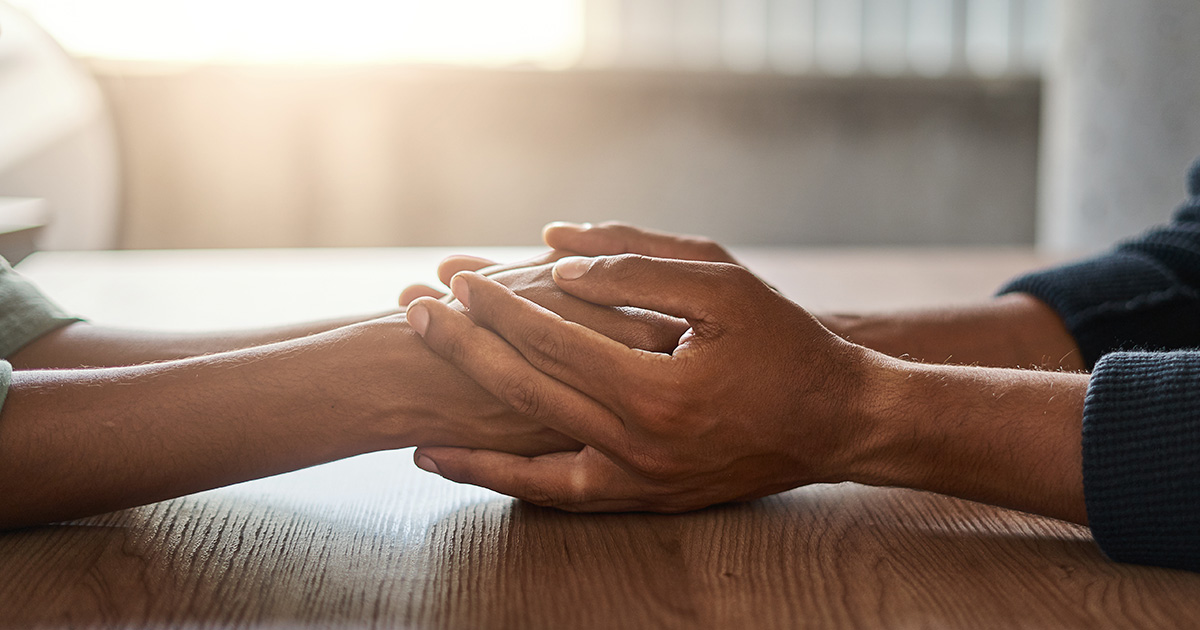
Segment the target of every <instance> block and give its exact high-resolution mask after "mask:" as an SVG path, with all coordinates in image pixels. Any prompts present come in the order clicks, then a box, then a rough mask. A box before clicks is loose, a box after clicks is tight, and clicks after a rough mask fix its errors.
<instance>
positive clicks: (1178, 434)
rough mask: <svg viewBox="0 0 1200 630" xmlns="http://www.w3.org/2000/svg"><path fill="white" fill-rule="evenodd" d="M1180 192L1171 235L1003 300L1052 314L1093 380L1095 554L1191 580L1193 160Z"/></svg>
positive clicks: (1196, 477)
mask: <svg viewBox="0 0 1200 630" xmlns="http://www.w3.org/2000/svg"><path fill="white" fill-rule="evenodd" d="M1188 192H1189V194H1190V195H1191V198H1190V199H1188V200H1187V201H1185V202H1184V203H1183V205H1182V206H1181V207H1180V208H1179V210H1178V211H1177V212H1176V214H1175V217H1174V219H1173V221H1172V222H1171V223H1170V224H1169V225H1166V226H1164V227H1160V228H1156V229H1153V230H1150V231H1149V232H1146V233H1145V234H1143V235H1141V236H1139V237H1137V238H1135V239H1132V240H1129V241H1126V242H1124V243H1121V244H1120V245H1118V246H1117V247H1116V248H1115V249H1113V250H1112V251H1111V252H1109V253H1108V254H1106V255H1103V256H1099V257H1096V258H1092V259H1090V260H1084V261H1082V262H1078V263H1075V264H1071V265H1067V266H1064V267H1060V268H1058V269H1051V270H1048V271H1041V272H1037V273H1032V274H1029V275H1026V276H1023V277H1020V278H1017V279H1016V280H1014V281H1012V282H1011V283H1009V284H1008V286H1006V287H1005V288H1004V289H1002V291H1001V292H1002V293H1011V292H1023V293H1029V294H1032V295H1033V296H1034V297H1037V298H1039V299H1040V300H1042V301H1043V302H1045V303H1047V304H1049V305H1050V306H1051V307H1052V308H1054V309H1055V310H1056V311H1057V312H1058V313H1059V315H1060V316H1061V317H1062V319H1063V322H1064V323H1065V324H1066V326H1067V329H1068V330H1069V331H1070V332H1071V334H1072V335H1073V336H1074V338H1075V342H1076V343H1077V345H1078V346H1079V348H1080V350H1081V352H1082V356H1083V359H1084V361H1085V362H1086V363H1087V366H1088V367H1089V368H1090V369H1091V370H1092V375H1091V381H1090V384H1089V386H1088V392H1087V398H1086V400H1085V403H1084V411H1083V483H1084V495H1085V499H1086V502H1087V511H1088V522H1089V524H1090V526H1091V529H1092V534H1093V536H1094V537H1095V539H1096V542H1097V543H1098V544H1099V545H1100V548H1101V549H1102V550H1103V551H1104V552H1105V553H1106V554H1108V556H1109V557H1111V558H1113V559H1115V560H1119V561H1123V562H1134V563H1138V564H1153V565H1159V566H1168V567H1176V568H1182V569H1188V570H1192V571H1200V351H1197V350H1196V348H1200V160H1198V161H1197V162H1196V163H1195V164H1193V166H1192V170H1191V173H1190V175H1189V177H1188ZM1121 350H1139V352H1121Z"/></svg>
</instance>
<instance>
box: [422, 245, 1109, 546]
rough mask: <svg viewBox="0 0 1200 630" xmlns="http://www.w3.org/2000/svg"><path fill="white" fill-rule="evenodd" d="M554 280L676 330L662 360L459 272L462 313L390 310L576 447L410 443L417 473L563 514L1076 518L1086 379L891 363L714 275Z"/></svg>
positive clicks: (648, 266) (602, 263)
mask: <svg viewBox="0 0 1200 630" xmlns="http://www.w3.org/2000/svg"><path fill="white" fill-rule="evenodd" d="M555 274H556V280H557V281H558V283H559V285H560V286H561V287H562V288H563V289H564V290H566V291H567V292H569V293H571V294H573V295H576V296H578V297H581V298H583V299H586V300H589V301H594V302H597V303H600V304H614V305H615V304H623V305H636V306H642V307H646V308H652V309H656V310H661V311H663V312H667V313H671V314H674V315H676V316H679V317H683V318H685V319H686V320H687V321H688V323H689V324H690V325H691V328H690V330H689V331H688V333H687V334H685V336H684V341H683V342H682V343H681V344H680V345H679V347H678V348H677V349H676V350H675V351H673V352H672V353H671V354H669V355H668V354H656V353H647V352H637V351H632V350H630V349H628V348H624V347H621V346H619V345H617V344H613V343H612V342H611V341H609V340H607V339H605V338H604V337H602V336H599V335H595V334H594V333H592V332H591V331H588V330H587V329H585V328H583V327H581V326H576V325H571V324H566V323H564V322H562V321H561V320H559V319H558V318H557V317H555V316H553V315H552V314H550V313H547V312H546V311H545V310H543V309H540V308H538V307H537V306H535V305H533V304H531V303H529V302H527V301H523V300H520V299H518V298H516V296H514V295H513V294H512V293H511V292H508V291H506V290H505V289H504V288H503V287H500V286H498V285H496V284H495V283H492V282H489V281H488V280H487V279H485V278H483V277H481V276H477V275H473V274H461V275H460V276H458V277H457V278H456V279H455V281H454V284H452V286H453V287H454V289H455V291H454V292H455V295H456V296H458V297H459V298H460V299H463V300H464V302H469V311H468V312H469V314H470V318H469V319H468V317H467V316H465V315H463V314H461V313H457V312H454V311H452V310H450V309H447V308H446V307H445V306H444V305H443V304H441V303H439V302H435V301H431V300H422V301H419V302H415V303H414V304H413V305H411V306H410V310H409V315H410V317H411V318H412V321H413V322H414V326H415V327H416V328H417V330H418V332H422V333H423V335H424V338H425V340H426V342H427V343H428V344H429V345H430V347H431V348H432V349H433V350H434V351H435V352H439V354H442V353H445V354H444V356H446V357H447V358H449V359H450V360H451V361H452V362H453V363H454V364H455V365H457V366H459V367H460V368H461V369H463V370H464V371H465V372H467V373H468V374H469V375H471V376H472V378H475V379H476V380H477V381H478V382H479V383H480V384H481V385H483V386H484V387H485V388H487V389H488V390H489V391H491V392H492V393H493V394H494V395H496V396H497V397H498V398H500V399H501V400H505V401H507V402H509V403H510V404H512V405H513V406H514V408H516V409H517V410H518V411H522V412H524V413H528V414H530V415H532V416H533V417H535V418H537V419H539V420H541V421H543V422H546V423H547V424H548V425H549V426H552V427H554V428H556V429H558V430H560V431H562V432H563V433H564V434H566V435H569V436H571V437H573V438H575V439H577V440H579V441H581V442H583V443H585V444H587V445H588V446H587V447H585V448H584V449H583V450H582V451H579V452H576V453H557V454H550V455H545V456H540V457H532V458H529V457H522V456H515V455H509V454H504V453H497V452H494V451H486V450H470V449H455V448H421V449H419V450H418V465H421V466H423V467H425V468H427V469H433V470H436V471H439V472H440V473H441V474H443V475H445V476H446V477H448V478H450V479H454V480H458V481H466V482H470V483H479V484H482V485H486V486H488V487H491V488H493V489H496V490H499V491H501V492H506V493H509V494H514V495H516V496H519V497H522V498H526V499H528V500H531V501H533V502H535V503H541V504H548V505H555V506H558V507H562V508H565V509H571V510H655V511H669V512H673V511H681V510H688V509H695V508H699V507H704V506H706V505H710V504H713V503H718V502H723V501H729V500H739V499H747V498H753V497H758V496H762V495H765V494H770V493H773V492H778V491H780V490H784V489H788V488H792V487H796V486H799V485H803V484H808V483H815V482H840V481H859V482H862V483H871V484H876V485H902V486H907V487H913V488H920V489H926V490H932V491H935V492H942V493H946V494H951V495H955V496H960V497H964V498H968V499H972V500H978V501H986V502H989V503H994V504H997V505H1003V506H1007V507H1012V508H1016V509H1021V510H1026V511H1031V512H1036V513H1040V514H1047V515H1050V516H1054V517H1058V518H1065V519H1069V520H1074V521H1077V522H1086V510H1085V509H1084V499H1083V483H1082V478H1081V473H1080V469H1081V466H1080V457H1081V456H1080V447H1079V442H1080V432H1081V428H1080V427H1081V418H1082V413H1083V412H1082V410H1083V400H1084V392H1085V391H1086V389H1087V383H1088V377H1087V376H1086V375H1077V374H1063V373H1046V372H1027V371H1018V370H1006V369H980V368H965V367H956V366H926V365H919V364H914V363H910V362H906V361H898V360H896V359H893V358H890V357H887V356H886V355H883V354H881V353H878V352H875V351H872V350H868V349H866V348H863V347H861V346H857V345H854V344H851V343H848V342H846V341H845V340H843V339H841V338H839V337H838V336H836V335H834V334H832V333H831V332H829V331H828V330H826V329H825V328H824V327H822V326H821V325H820V324H819V323H818V322H817V321H816V320H815V319H814V318H813V317H812V316H810V315H808V314H807V313H806V312H804V311H803V309H801V308H800V307H798V306H796V305H795V304H793V303H791V302H789V301H787V300H786V299H784V298H782V297H781V296H779V295H778V294H777V293H776V292H774V291H772V290H771V289H770V288H769V287H767V286H766V285H764V284H763V283H762V282H761V281H759V280H758V279H757V278H754V277H753V276H752V275H750V274H749V273H747V272H745V270H744V269H741V268H739V267H736V266H734V265H729V264H711V263H684V262H678V261H666V260H656V259H646V258H641V257H636V256H618V257H613V258H598V259H595V260H594V261H592V260H588V259H577V258H576V259H566V260H564V261H561V262H560V263H558V266H557V267H556V269H555ZM464 298H465V299H464ZM472 320H473V322H474V323H473V322H472ZM477 324H478V326H477ZM491 331H495V332H494V333H493V332H491ZM461 339H469V342H468V343H462V342H456V341H454V340H461ZM718 445H719V446H718Z"/></svg>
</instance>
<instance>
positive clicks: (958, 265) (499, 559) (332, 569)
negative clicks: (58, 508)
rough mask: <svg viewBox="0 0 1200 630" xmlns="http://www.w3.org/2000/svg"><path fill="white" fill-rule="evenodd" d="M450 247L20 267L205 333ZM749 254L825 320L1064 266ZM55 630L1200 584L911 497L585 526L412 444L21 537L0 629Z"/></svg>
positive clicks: (923, 620) (916, 605) (1070, 619)
mask: <svg viewBox="0 0 1200 630" xmlns="http://www.w3.org/2000/svg"><path fill="white" fill-rule="evenodd" d="M476 252H477V253H484V254H490V255H493V256H495V257H498V258H512V257H516V256H521V255H523V254H525V253H527V252H525V251H520V250H491V251H483V252H480V251H479V250H476ZM445 253H447V250H439V249H407V250H386V249H367V250H315V251H296V250H291V251H289V250H276V251H226V252H219V251H190V252H105V253H40V254H36V255H34V256H33V257H31V258H30V259H29V260H27V261H26V262H25V263H24V264H22V265H21V267H20V268H21V270H22V271H23V272H24V273H26V274H27V275H28V276H30V277H32V278H34V279H35V280H36V281H37V282H38V283H39V284H41V285H42V286H43V287H44V289H45V290H46V291H47V292H48V293H50V294H51V295H52V296H53V297H55V298H56V299H57V300H58V301H60V302H61V303H62V304H64V305H65V306H67V307H68V308H70V309H73V310H75V311H76V312H79V313H83V314H87V315H89V316H90V317H91V318H92V319H93V320H95V321H97V322H100V323H109V324H124V325H133V326H141V327H150V328H158V329H185V330H186V329H199V328H219V327H238V326H246V325H254V324H270V323H279V322H286V321H297V320H303V319H307V318H312V317H324V316H329V315H337V314H345V313H352V312H360V311H361V312H371V311H376V310H379V309H383V308H387V307H388V306H389V305H391V304H392V303H393V300H394V296H395V295H396V294H397V293H398V291H399V289H400V288H401V287H402V286H403V285H404V284H406V283H407V282H409V281H411V280H420V279H428V278H431V277H432V272H431V269H432V266H433V264H434V263H435V262H436V261H437V260H438V259H439V258H440V257H441V256H442V255H443V254H445ZM740 253H741V255H742V259H743V261H744V262H746V263H747V264H748V265H749V266H750V267H752V268H753V269H755V270H756V271H758V272H759V273H760V275H762V276H764V277H765V278H766V279H767V280H768V281H769V282H771V283H772V284H774V285H776V286H777V287H779V288H780V289H781V290H783V291H784V292H785V293H786V294H788V295H789V296H791V297H792V298H793V299H795V300H797V301H798V302H800V303H801V304H804V305H806V306H808V307H810V308H812V309H814V310H826V309H854V310H859V309H869V308H894V307H906V306H915V305H920V304H930V303H945V302H954V301H969V300H972V299H977V298H982V297H985V296H987V295H988V294H989V293H990V292H991V291H992V290H993V289H994V288H995V287H996V286H997V285H998V284H999V283H1001V282H1002V281H1003V280H1004V279H1005V278H1007V277H1010V276H1011V275H1013V274H1015V273H1017V272H1020V271H1022V270H1025V269H1029V268H1032V267H1035V266H1038V265H1041V264H1045V263H1046V262H1048V261H1047V260H1046V259H1041V258H1038V257H1037V256H1035V255H1033V254H1032V253H1031V252H1028V251H1022V250H991V249H989V250H973V251H972V250H957V251H956V250H918V251H886V250H828V251H815V250H745V251H742V252H740ZM37 625H40V626H53V627H88V626H106V627H115V626H120V627H126V626H134V627H164V628H166V627H189V628H190V627H296V626H301V627H339V628H340V627H388V628H392V627H413V628H426V627H437V628H450V627H472V628H476V627H479V628H526V627H527V628H563V627H591V626H605V627H738V628H741V627H755V628H757V627H766V628H772V627H778V628H797V627H813V628H842V627H845V628H873V627H888V628H941V627H953V628H963V627H969V628H990V627H1004V628H1015V627H1029V628H1059V627H1064V628H1166V627H1197V626H1200V576H1198V575H1193V574H1190V573H1185V572H1179V571H1170V570H1163V569H1153V568H1145V567H1134V566H1126V565H1118V564H1114V563H1111V562H1109V561H1107V560H1105V559H1104V558H1103V557H1102V556H1101V554H1100V552H1099V551H1098V550H1097V548H1096V547H1095V545H1094V544H1093V542H1092V540H1091V537H1090V535H1089V534H1088V531H1087V530H1086V529H1085V528H1082V527H1078V526H1074V525H1070V524H1065V523H1061V522H1057V521H1053V520H1049V519H1044V518H1038V517H1033V516H1029V515H1025V514H1021V513H1016V512H1011V511H1006V510H1002V509H999V508H993V507H990V506H984V505H979V504H974V503H969V502H965V501H959V500H956V499H951V498H947V497H941V496H936V495H931V494H926V493H920V492H914V491H908V490H899V489H884V488H870V487H864V486H858V485H854V484H841V485H819V486H811V487H806V488H801V489H797V490H793V491H791V492H785V493H782V494H779V495H775V496H773V497H768V498H766V499H762V500H758V501H755V502H751V503H747V504H739V505H730V506H722V507H716V508H711V509H708V510H703V511H700V512H695V513H691V514H684V515H678V516H659V515H648V514H627V515H571V514H565V513H560V512H556V511H553V510H547V509H542V508H537V507H532V506H529V505H525V504H521V503H517V502H515V501H513V500H511V499H508V498H505V497H502V496H500V495H497V494H494V493H491V492H488V491H486V490H482V489H479V488H473V487H468V486H461V485H456V484H453V483H450V482H447V481H445V480H442V479H439V478H437V477H434V476H432V475H428V474H425V473H422V472H421V471H419V470H417V469H416V468H415V467H414V466H413V465H412V463H411V453H410V452H408V451H397V452H384V453H376V454H371V455H365V456H361V457H356V458H352V459H348V460H344V461H341V462H335V463H332V464H327V465H324V466H318V467H314V468H310V469H307V470H302V471H298V472H295V473H291V474H287V475H280V476H277V477H273V478H269V479H263V480H259V481H254V482H249V483H244V484H239V485H236V486H231V487H228V488H222V489H218V490H213V491H210V492H204V493H200V494H196V495H192V496H187V497H183V498H180V499H176V500H173V501H166V502H163V503H159V504H155V505H150V506H146V507H142V508H137V509H132V510H125V511H122V512H117V513H113V514H108V515H104V516H99V517H95V518H90V519H84V520H80V521H76V522H72V523H65V524H60V525H54V526H49V527H41V528H34V529H29V530H24V531H18V532H13V533H8V534H4V535H0V626H2V627H28V626H37Z"/></svg>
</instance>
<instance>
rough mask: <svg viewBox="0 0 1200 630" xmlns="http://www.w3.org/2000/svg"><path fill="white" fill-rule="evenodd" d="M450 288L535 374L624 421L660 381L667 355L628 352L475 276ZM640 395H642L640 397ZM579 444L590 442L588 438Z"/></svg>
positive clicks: (462, 278)
mask: <svg viewBox="0 0 1200 630" xmlns="http://www.w3.org/2000/svg"><path fill="white" fill-rule="evenodd" d="M450 290H451V291H452V292H453V293H454V295H455V297H457V298H458V299H459V301H460V302H462V303H463V304H466V305H467V314H468V315H469V316H470V318H471V320H473V321H474V322H475V323H476V324H479V325H480V326H483V327H485V328H488V329H491V330H492V331H494V332H495V333H496V334H497V335H499V336H500V337H502V338H503V339H504V341H506V342H508V344H510V345H511V346H512V347H514V348H516V349H517V351H518V352H520V354H521V355H522V356H524V358H525V359H526V360H527V361H528V362H529V363H531V364H533V367H535V368H537V369H538V370H540V371H542V372H545V373H546V374H549V375H550V376H552V377H554V378H555V379H558V380H560V381H562V382H563V383H566V384H567V385H569V386H571V387H573V388H575V389H577V390H579V391H581V392H583V393H584V394H587V395H588V396H589V397H591V398H592V399H594V400H596V401H597V402H599V403H600V404H601V405H604V406H605V407H607V408H609V409H612V410H613V411H615V412H616V413H617V415H619V416H622V417H625V416H627V415H628V413H629V412H630V411H632V410H633V408H634V406H635V405H637V404H638V403H640V402H644V400H642V399H643V398H645V397H647V396H649V394H646V392H647V391H648V390H650V389H652V388H653V385H652V382H654V381H657V380H661V377H659V374H658V373H657V370H655V369H654V367H655V364H654V363H653V361H655V360H669V359H670V357H669V355H664V354H655V353H650V352H645V351H643V350H637V349H631V348H629V347H627V346H625V345H624V344H622V343H620V342H617V341H613V340H612V339H610V338H608V337H606V336H604V335H603V334H601V333H598V332H596V331H594V330H591V329H590V328H587V327H585V326H581V325H579V324H576V323H573V322H569V321H566V320H564V319H563V318H562V317H560V316H559V315H557V314H555V313H554V312H552V311H550V310H548V309H546V308H544V307H542V306H539V305H537V304H535V303H533V302H531V301H529V300H526V299H524V298H522V297H519V296H518V295H516V294H515V293H513V292H512V290H511V289H509V288H508V287H506V286H504V285H502V284H499V283H497V282H495V281H493V280H491V279H489V278H485V277H483V276H480V275H478V274H474V273H460V274H458V275H457V276H454V278H453V279H452V280H451V282H450ZM639 394H646V396H640V397H639ZM580 441H581V442H584V443H588V444H591V443H592V442H591V441H589V440H584V439H581V440H580Z"/></svg>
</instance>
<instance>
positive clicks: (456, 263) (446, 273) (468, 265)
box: [438, 254, 498, 286]
mask: <svg viewBox="0 0 1200 630" xmlns="http://www.w3.org/2000/svg"><path fill="white" fill-rule="evenodd" d="M497 264H498V263H497V262H496V261H494V260H488V259H487V258H481V257H479V256H468V255H466V254H455V255H453V256H447V257H446V258H444V259H442V262H440V263H438V280H441V281H442V284H444V285H446V286H450V278H453V277H454V274H456V273H458V272H460V271H479V270H480V269H486V268H488V267H494V266H496V265H497Z"/></svg>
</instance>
